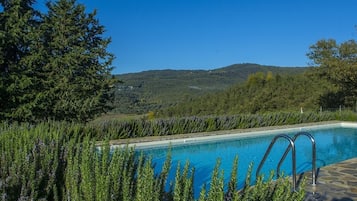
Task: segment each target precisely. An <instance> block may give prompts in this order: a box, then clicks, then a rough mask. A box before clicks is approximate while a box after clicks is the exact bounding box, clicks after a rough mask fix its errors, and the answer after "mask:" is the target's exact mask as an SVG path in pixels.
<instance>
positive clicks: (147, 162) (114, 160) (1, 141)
mask: <svg viewBox="0 0 357 201" xmlns="http://www.w3.org/2000/svg"><path fill="white" fill-rule="evenodd" d="M0 131H1V135H0V159H1V160H0V166H1V168H0V184H1V185H0V197H1V199H2V200H9V201H12V200H58V201H60V200H84V201H85V200H126V201H129V200H167V201H170V200H185V201H186V200H194V198H193V194H194V189H193V176H194V170H193V169H192V168H191V167H190V166H189V162H187V163H186V165H185V166H184V168H183V169H181V168H179V167H178V168H177V172H176V178H175V181H174V183H173V186H174V189H173V191H169V192H166V191H165V183H166V180H167V174H168V172H169V169H170V167H171V156H170V154H169V155H168V156H167V160H166V162H165V164H164V165H163V167H162V171H161V173H159V174H158V175H155V174H154V167H153V163H152V161H151V159H150V158H146V157H144V156H143V155H141V156H140V157H139V158H138V157H137V156H136V154H135V152H134V150H133V149H129V148H123V149H122V148H119V149H111V148H110V146H109V144H108V142H107V143H105V144H104V145H103V146H101V147H100V148H98V147H96V145H95V142H94V141H93V140H91V139H90V137H89V136H88V135H87V136H85V135H84V134H83V133H82V132H83V131H84V129H83V128H81V126H80V125H78V124H70V123H58V122H50V123H41V124H38V125H30V124H8V123H2V124H1V125H0ZM234 163H235V164H236V163H237V158H236V159H235V160H234ZM219 164H220V163H219V160H218V161H217V164H216V167H215V170H214V171H213V173H212V181H211V184H210V189H209V190H208V191H207V194H206V191H205V187H204V188H203V189H202V191H201V195H200V198H199V200H229V199H226V198H227V197H226V196H225V195H230V194H233V195H234V197H233V198H234V199H233V200H239V199H238V198H240V195H248V194H249V195H250V194H251V193H252V192H254V197H251V198H254V199H252V200H258V199H257V198H263V197H262V195H271V197H274V196H275V197H284V198H287V200H289V199H290V198H291V197H294V199H291V200H303V198H304V192H303V191H298V192H296V193H295V192H291V191H290V187H291V186H290V183H289V182H288V181H287V180H281V181H278V182H277V183H276V184H275V183H273V182H271V183H261V184H259V185H260V186H259V189H256V187H247V188H245V189H243V190H241V191H238V189H236V186H235V185H236V184H233V183H232V182H234V183H235V182H236V181H235V179H234V178H231V184H230V188H229V190H228V191H227V192H225V190H224V183H223V172H222V171H220V170H219ZM178 166H179V165H178ZM234 167H235V168H233V172H232V174H231V175H232V177H236V171H237V165H235V166H234ZM247 181H248V180H247ZM248 182H249V181H248ZM261 186H264V188H261ZM268 186H269V187H268ZM254 189H255V190H254ZM262 189H264V190H262ZM246 190H247V191H248V190H249V193H246V192H245V191H246ZM228 192H230V193H228ZM266 200H269V199H266Z"/></svg>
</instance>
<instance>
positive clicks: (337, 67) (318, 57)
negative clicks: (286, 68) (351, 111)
mask: <svg viewBox="0 0 357 201" xmlns="http://www.w3.org/2000/svg"><path fill="white" fill-rule="evenodd" d="M356 55H357V42H356V41H355V40H349V41H346V42H342V43H340V44H337V42H336V40H333V39H329V40H319V41H317V42H316V44H314V45H312V46H311V47H310V50H309V53H308V54H307V56H308V57H309V58H310V59H311V60H312V61H313V64H314V65H315V66H318V68H317V69H316V72H317V74H319V75H320V76H321V77H322V78H324V79H328V80H330V81H331V82H332V83H333V84H335V85H336V86H337V87H338V91H337V92H335V93H334V94H335V95H338V96H337V97H336V98H337V99H336V100H339V101H341V100H342V102H343V104H344V105H346V106H354V105H355V104H356V100H357V88H356V86H357V56H356Z"/></svg>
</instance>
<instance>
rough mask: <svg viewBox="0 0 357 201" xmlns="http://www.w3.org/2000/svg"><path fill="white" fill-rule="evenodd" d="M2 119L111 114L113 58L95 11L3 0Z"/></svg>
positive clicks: (71, 3) (66, 1)
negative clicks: (40, 8) (38, 8)
mask: <svg viewBox="0 0 357 201" xmlns="http://www.w3.org/2000/svg"><path fill="white" fill-rule="evenodd" d="M0 3H1V4H0V5H1V6H2V8H3V9H2V11H1V8H0V11H1V13H0V22H1V24H0V43H1V44H0V53H1V54H0V73H1V80H0V84H1V85H0V93H1V94H0V118H1V119H12V120H18V121H38V120H45V119H55V120H68V121H88V120H90V119H92V118H93V117H94V116H95V115H97V114H100V113H103V112H106V111H108V109H109V107H108V104H107V102H108V101H109V100H110V99H111V98H112V95H111V87H112V86H114V84H115V82H116V79H115V78H114V77H113V76H112V75H111V71H112V67H111V63H112V60H113V57H114V56H113V55H112V54H111V53H109V52H107V50H106V48H107V46H108V44H109V43H110V38H105V37H104V36H103V35H104V31H105V30H104V26H102V25H100V23H99V21H98V19H96V11H94V12H92V13H86V12H85V6H84V5H82V4H78V3H77V2H76V0H58V1H56V2H48V3H47V7H48V12H47V13H45V14H43V15H41V16H40V15H38V14H37V12H36V11H35V10H34V9H33V7H32V5H33V0H0Z"/></svg>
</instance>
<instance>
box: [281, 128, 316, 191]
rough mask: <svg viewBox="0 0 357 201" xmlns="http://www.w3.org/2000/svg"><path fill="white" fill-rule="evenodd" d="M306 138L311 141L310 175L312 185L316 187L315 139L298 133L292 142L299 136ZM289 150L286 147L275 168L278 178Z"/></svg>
mask: <svg viewBox="0 0 357 201" xmlns="http://www.w3.org/2000/svg"><path fill="white" fill-rule="evenodd" d="M302 135H304V136H306V137H308V138H309V139H310V141H311V148H312V159H311V164H312V168H311V174H312V176H311V177H312V178H311V179H312V185H316V143H315V138H314V137H313V136H312V135H311V134H310V133H308V132H300V133H297V134H296V135H295V136H294V138H293V141H294V142H295V140H296V139H297V138H298V137H300V136H302ZM290 149H291V146H288V147H287V149H286V150H285V153H284V155H283V157H281V159H280V161H279V164H278V167H277V174H278V176H279V173H280V166H281V164H282V163H283V161H284V160H285V158H286V156H287V155H288V153H289V151H290Z"/></svg>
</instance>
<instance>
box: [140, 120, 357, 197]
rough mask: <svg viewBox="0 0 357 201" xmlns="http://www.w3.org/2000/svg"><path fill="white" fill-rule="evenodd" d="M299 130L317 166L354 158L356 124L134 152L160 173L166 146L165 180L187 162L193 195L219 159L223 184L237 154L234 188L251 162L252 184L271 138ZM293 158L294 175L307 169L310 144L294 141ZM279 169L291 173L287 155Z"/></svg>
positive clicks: (276, 153) (280, 149) (145, 146)
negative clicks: (313, 150) (313, 143)
mask: <svg viewBox="0 0 357 201" xmlns="http://www.w3.org/2000/svg"><path fill="white" fill-rule="evenodd" d="M300 131H307V132H309V133H311V134H312V135H313V136H314V138H315V141H316V152H317V153H316V154H317V161H316V166H317V167H322V166H325V165H329V164H333V163H337V162H340V161H343V160H347V159H350V158H354V157H357V124H353V123H338V124H330V125H324V126H310V127H298V128H293V129H279V130H270V131H259V132H250V133H239V134H230V135H220V136H209V137H202V138H187V139H178V140H173V141H164V142H163V141H161V142H158V143H157V142H156V143H155V142H150V143H141V144H136V145H135V146H136V150H137V151H140V152H141V151H142V152H143V153H144V154H146V155H150V156H152V158H153V162H154V163H155V164H156V165H155V168H156V171H157V172H160V171H161V167H162V164H163V162H164V161H165V159H166V156H167V151H168V147H169V146H170V147H171V153H172V165H173V166H172V168H171V172H170V176H169V180H171V179H173V178H174V175H175V171H176V165H177V163H178V162H180V163H181V167H182V166H183V164H184V163H185V162H186V161H187V160H188V161H189V162H190V165H191V166H192V167H194V168H195V176H194V189H195V193H197V192H199V191H200V189H201V186H202V185H203V184H204V183H207V184H208V183H209V182H210V179H211V173H212V171H213V168H214V166H215V164H216V161H217V159H218V158H220V160H221V166H220V168H221V170H223V171H224V177H225V182H226V183H227V182H228V180H229V176H230V173H231V169H232V165H233V164H232V163H233V159H234V157H235V156H237V155H238V157H239V161H238V186H239V187H243V185H244V180H245V177H246V171H247V169H248V166H249V164H250V163H253V172H252V181H254V180H255V171H256V168H257V167H258V165H259V163H260V161H261V159H262V158H263V156H264V154H265V152H266V149H267V147H268V146H269V144H270V142H271V140H272V139H273V138H274V136H276V135H277V134H282V133H284V134H288V135H291V136H293V135H295V134H296V133H297V132H300ZM287 145H288V142H287V141H285V140H278V141H277V143H276V144H275V146H274V147H273V148H272V150H271V153H270V155H269V157H268V158H267V161H266V162H265V165H264V166H263V168H262V170H261V171H260V172H261V173H263V174H265V175H269V172H270V171H271V170H275V169H276V165H277V163H278V162H279V160H280V158H281V156H282V154H283V153H284V151H285V149H286V147H287ZM296 159H297V160H296V168H297V172H298V173H301V172H304V171H309V170H311V142H310V141H309V140H308V139H306V138H304V137H301V138H299V139H298V140H297V141H296ZM281 170H283V171H284V172H285V173H286V174H290V173H291V156H290V154H289V155H288V156H287V158H286V159H285V162H284V163H283V164H282V168H281Z"/></svg>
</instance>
